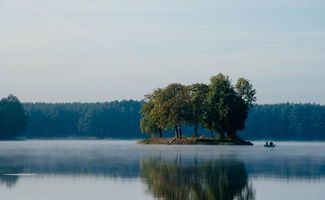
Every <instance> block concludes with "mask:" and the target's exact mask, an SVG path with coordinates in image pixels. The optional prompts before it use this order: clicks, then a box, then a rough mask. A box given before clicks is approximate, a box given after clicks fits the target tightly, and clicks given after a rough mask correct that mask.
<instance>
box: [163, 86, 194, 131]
mask: <svg viewBox="0 0 325 200" xmlns="http://www.w3.org/2000/svg"><path fill="white" fill-rule="evenodd" d="M161 95H162V96H161V109H160V112H161V113H162V116H163V119H166V120H165V122H166V124H165V125H164V128H165V129H168V128H174V130H175V135H176V137H182V126H184V125H185V124H186V122H187V119H188V118H189V115H190V113H189V110H190V109H189V103H188V99H189V94H188V90H187V88H186V87H185V86H184V85H182V84H179V83H172V84H169V85H168V86H167V87H166V88H165V89H163V90H162V93H161Z"/></svg>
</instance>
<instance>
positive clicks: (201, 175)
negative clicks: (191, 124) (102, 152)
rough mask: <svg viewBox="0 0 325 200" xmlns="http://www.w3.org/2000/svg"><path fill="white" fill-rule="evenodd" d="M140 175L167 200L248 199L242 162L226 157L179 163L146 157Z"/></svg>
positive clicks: (245, 174)
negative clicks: (199, 162)
mask: <svg viewBox="0 0 325 200" xmlns="http://www.w3.org/2000/svg"><path fill="white" fill-rule="evenodd" d="M141 171H142V173H141V177H142V178H143V180H144V181H145V182H146V183H147V185H148V190H149V191H150V192H151V193H152V194H153V195H154V196H155V197H158V198H162V199H166V200H186V199H190V200H216V199H218V200H232V199H240V200H251V199H254V193H253V189H252V187H250V186H249V185H248V177H247V173H246V169H245V166H244V164H243V163H241V162H239V161H229V160H225V159H221V160H215V161H209V162H205V163H201V164H198V163H194V164H192V165H189V164H182V163H181V162H180V160H179V159H178V158H177V159H176V160H175V162H169V161H166V160H157V159H156V160H155V159H148V160H143V161H141Z"/></svg>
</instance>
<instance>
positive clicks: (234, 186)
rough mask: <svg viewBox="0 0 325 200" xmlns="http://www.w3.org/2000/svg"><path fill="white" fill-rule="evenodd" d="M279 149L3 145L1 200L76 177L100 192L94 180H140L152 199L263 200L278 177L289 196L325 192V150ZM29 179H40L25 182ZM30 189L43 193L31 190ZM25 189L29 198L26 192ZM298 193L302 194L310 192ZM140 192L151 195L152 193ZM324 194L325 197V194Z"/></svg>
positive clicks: (88, 143) (100, 143) (69, 143)
mask: <svg viewBox="0 0 325 200" xmlns="http://www.w3.org/2000/svg"><path fill="white" fill-rule="evenodd" d="M278 144H279V146H278V147H277V148H276V149H271V150H270V149H267V150H266V149H265V148H263V146H262V145H260V146H259V145H255V146H249V147H236V146H233V147H227V146H217V147H216V146H186V145H183V146H177V145H176V146H169V145H161V146H155V145H149V146H143V145H136V144H135V142H132V141H128V142H127V141H26V142H0V193H1V192H2V193H1V199H2V198H3V195H4V193H7V194H8V195H13V196H15V195H16V196H17V198H16V199H23V195H24V194H29V193H30V191H32V192H34V193H37V192H38V186H37V184H38V183H40V182H42V186H44V188H43V189H49V190H51V191H52V189H53V188H49V187H50V186H47V185H46V184H44V183H47V182H50V181H51V179H52V178H53V177H55V180H56V178H58V177H59V179H60V180H62V183H65V182H69V181H68V180H69V179H71V178H72V179H74V181H76V183H85V184H88V185H87V188H89V190H90V191H93V192H94V191H95V190H96V189H98V186H97V187H94V183H96V181H95V182H91V181H90V180H93V179H95V180H97V178H98V180H99V179H101V180H102V179H105V181H106V180H107V181H111V182H112V183H114V182H115V183H118V181H117V180H131V179H132V180H135V181H138V183H139V184H141V187H142V186H143V187H145V188H147V190H148V191H149V192H150V193H149V194H150V196H149V197H150V198H161V199H166V200H170V199H173V200H178V199H181V200H183V199H184V200H186V199H192V200H199V199H200V200H201V199H207V200H213V199H219V200H220V199H221V200H222V199H225V200H228V199H247V200H249V199H254V197H255V198H256V199H261V198H260V196H259V195H261V192H262V195H263V199H265V197H264V195H265V194H266V192H265V191H264V192H263V189H264V188H265V185H262V186H261V185H258V184H259V183H261V182H262V183H263V184H264V183H267V182H268V181H270V180H272V179H273V181H276V183H275V185H276V186H279V188H283V190H285V191H284V192H286V189H287V186H288V185H286V184H287V183H289V182H290V183H298V182H301V183H303V184H306V186H307V185H309V186H311V184H315V186H318V187H323V185H324V184H325V154H324V153H323V152H325V144H323V143H322V144H318V145H315V144H309V143H307V144H306V143H303V144H285V143H278ZM306 145H307V146H308V148H306V147H305V146H306ZM8 174H12V175H8ZM15 174H16V175H15ZM26 174H34V175H36V176H32V178H31V177H30V176H21V175H26ZM257 179H258V181H259V182H256V180H257ZM88 181H90V182H88ZM17 182H19V184H17ZM97 183H98V182H97ZM130 185H132V184H130ZM130 185H129V186H128V187H130ZM101 186H102V185H100V186H99V187H101ZM29 187H35V188H32V189H30V190H28V188H29ZM54 187H56V186H54ZM123 187H124V185H123ZM131 187H132V188H133V189H134V188H136V187H133V185H132V186H131ZM253 187H254V189H252V188H253ZM103 188H105V187H104V186H103ZM111 188H113V189H115V188H114V187H112V186H111ZM132 188H131V189H132ZM261 188H262V189H261ZM24 189H25V193H24V192H20V191H21V190H24ZM131 189H130V190H131ZM266 190H267V191H269V190H268V188H267V189H266ZM283 190H282V191H280V192H283ZM103 191H107V188H105V189H103ZM123 191H124V190H123ZM137 191H138V190H137ZM295 191H298V192H297V195H299V194H302V193H303V194H305V193H306V191H304V190H300V189H297V190H296V189H295ZM32 192H31V193H32ZM138 192H140V193H141V192H142V193H141V194H143V195H144V196H145V195H146V194H145V193H144V192H145V191H144V190H143V191H142V190H141V191H138ZM307 192H308V191H307ZM76 193H77V194H79V191H78V192H76ZM94 193H95V194H97V193H96V192H94ZM279 194H280V193H279ZM322 194H323V195H322ZM19 195H21V196H19ZM105 195H107V198H108V199H116V198H113V197H112V196H114V195H116V194H115V193H112V194H106V193H105ZM110 195H112V196H110ZM317 195H318V197H323V196H324V195H325V191H324V192H323V191H322V193H321V194H318V193H317ZM147 196H148V195H147ZM266 196H268V195H266ZM105 197H106V196H105ZM137 198H138V199H141V200H142V199H144V198H143V196H141V195H140V196H137ZM150 198H149V199H150ZM7 199H10V198H7ZM31 199H32V198H31ZM43 199H47V198H43ZM57 199H62V198H59V197H58V198H57ZM135 199H136V197H135ZM269 199H270V198H269ZM275 199H276V198H275ZM311 199H312V198H311ZM314 199H315V198H314ZM320 199H323V198H320Z"/></svg>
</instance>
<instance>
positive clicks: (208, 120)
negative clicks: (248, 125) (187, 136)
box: [140, 73, 256, 139]
mask: <svg viewBox="0 0 325 200" xmlns="http://www.w3.org/2000/svg"><path fill="white" fill-rule="evenodd" d="M255 95H256V91H255V89H254V88H253V86H252V84H251V83H250V82H249V81H248V80H247V79H245V78H239V79H238V81H237V83H236V84H235V85H233V84H232V83H231V81H230V79H229V77H228V76H225V75H223V74H221V73H220V74H218V75H216V76H213V77H211V78H210V84H209V85H206V84H200V83H196V84H192V85H188V86H185V85H182V84H179V83H172V84H169V85H168V86H167V87H165V88H159V89H156V90H154V91H153V92H152V93H151V94H148V95H146V96H145V102H146V103H145V104H144V105H143V106H142V109H141V111H140V112H141V114H142V116H143V117H142V118H141V121H140V126H141V130H142V131H143V132H145V133H149V134H151V135H153V136H154V135H158V136H159V137H162V133H163V130H165V131H168V130H171V129H172V130H174V131H175V137H182V135H183V127H184V126H193V127H194V128H193V136H195V137H196V136H198V127H199V126H201V127H204V128H206V129H208V130H210V132H211V136H212V137H213V131H215V132H217V133H219V136H220V137H221V138H224V137H226V135H227V136H228V137H230V138H232V139H238V136H237V134H236V133H237V131H240V130H243V129H244V128H245V121H246V119H247V117H248V111H249V108H250V107H251V106H252V105H253V103H254V102H255V100H256V97H255Z"/></svg>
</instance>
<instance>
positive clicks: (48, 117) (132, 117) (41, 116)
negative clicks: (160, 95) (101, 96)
mask: <svg viewBox="0 0 325 200" xmlns="http://www.w3.org/2000/svg"><path fill="white" fill-rule="evenodd" d="M142 104H143V102H141V101H134V100H123V101H112V102H103V103H78V102H75V103H24V108H25V110H26V112H27V114H28V125H27V128H26V131H25V132H24V134H23V136H24V137H27V138H64V137H94V138H119V139H132V138H139V135H141V134H140V133H141V132H140V128H139V121H140V115H139V110H140V107H141V105H142ZM140 137H141V136H140Z"/></svg>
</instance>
